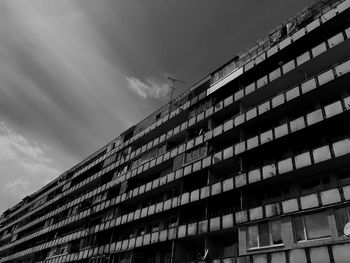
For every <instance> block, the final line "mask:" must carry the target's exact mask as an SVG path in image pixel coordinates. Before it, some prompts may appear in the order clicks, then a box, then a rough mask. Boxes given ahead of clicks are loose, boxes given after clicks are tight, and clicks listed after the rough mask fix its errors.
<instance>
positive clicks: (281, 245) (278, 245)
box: [247, 244, 284, 252]
mask: <svg viewBox="0 0 350 263" xmlns="http://www.w3.org/2000/svg"><path fill="white" fill-rule="evenodd" d="M283 246H284V244H277V245H271V246H264V247H252V248H248V249H247V251H248V252H249V251H258V250H264V249H270V248H279V247H283Z"/></svg>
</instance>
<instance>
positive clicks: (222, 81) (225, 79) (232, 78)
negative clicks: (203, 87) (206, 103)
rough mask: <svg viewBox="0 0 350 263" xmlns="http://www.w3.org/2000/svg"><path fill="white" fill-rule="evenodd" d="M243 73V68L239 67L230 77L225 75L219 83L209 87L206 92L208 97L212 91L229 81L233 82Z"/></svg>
mask: <svg viewBox="0 0 350 263" xmlns="http://www.w3.org/2000/svg"><path fill="white" fill-rule="evenodd" d="M242 73H243V68H242V67H240V68H239V69H236V70H235V71H234V72H232V73H231V74H230V75H227V76H226V77H224V78H223V79H221V80H220V81H219V82H217V83H216V84H214V85H213V86H211V87H210V88H209V90H208V95H209V94H211V93H213V92H214V91H216V90H218V89H220V88H221V87H222V86H224V85H226V84H227V83H229V82H230V81H232V80H234V79H235V78H237V77H238V76H240V75H242Z"/></svg>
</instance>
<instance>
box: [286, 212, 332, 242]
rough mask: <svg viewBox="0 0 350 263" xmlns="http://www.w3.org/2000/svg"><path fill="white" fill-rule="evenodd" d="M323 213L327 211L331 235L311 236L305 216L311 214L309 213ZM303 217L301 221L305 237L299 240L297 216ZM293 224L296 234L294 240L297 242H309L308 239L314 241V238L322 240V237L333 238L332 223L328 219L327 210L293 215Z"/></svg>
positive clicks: (294, 233)
mask: <svg viewBox="0 0 350 263" xmlns="http://www.w3.org/2000/svg"><path fill="white" fill-rule="evenodd" d="M321 213H325V216H326V220H327V225H328V230H329V235H328V236H322V237H316V238H310V237H309V235H308V230H307V227H306V220H305V216H309V215H314V214H321ZM298 217H299V218H301V222H302V228H303V235H304V239H301V240H298V238H297V230H296V229H297V227H296V222H295V221H296V218H298ZM292 224H293V236H294V240H295V242H296V243H298V242H308V241H313V240H320V239H327V238H331V237H332V232H331V229H330V224H329V221H328V215H327V211H318V212H316V213H307V214H299V215H295V216H293V219H292Z"/></svg>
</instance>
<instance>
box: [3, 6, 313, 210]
mask: <svg viewBox="0 0 350 263" xmlns="http://www.w3.org/2000/svg"><path fill="white" fill-rule="evenodd" d="M312 2H313V1H310V0H293V1H286V0H271V1H257V0H255V1H252V0H245V1H235V0H216V1H215V0H138V1H136V0H98V1H96V0H59V1H57V0H31V1H27V0H3V1H1V2H0V147H1V148H0V178H1V180H2V184H0V212H1V211H3V210H4V209H6V208H8V207H10V206H12V205H14V204H15V203H17V202H19V201H20V200H21V199H22V198H23V197H24V196H25V195H27V194H30V193H32V192H33V191H35V190H38V189H39V188H40V187H42V186H43V185H44V184H45V183H47V182H49V181H50V180H52V179H53V178H55V177H56V176H57V175H59V174H60V173H61V172H63V171H65V170H67V169H69V168H70V167H71V166H73V165H74V164H76V163H77V162H79V161H80V160H82V159H83V158H84V157H86V156H88V155H89V154H91V153H93V152H94V151H95V150H97V149H99V148H100V147H101V146H103V145H105V144H106V143H107V142H108V141H110V140H112V139H113V138H115V137H117V136H118V135H119V134H120V133H121V132H123V131H124V130H125V129H127V128H128V127H130V126H131V125H133V124H135V123H136V122H138V121H140V120H142V119H143V118H144V117H146V116H147V115H149V114H150V113H151V112H153V111H154V110H156V109H157V108H158V107H160V106H161V105H163V104H165V103H166V102H167V101H168V100H169V86H168V83H167V82H166V77H167V76H169V75H170V76H173V77H176V78H178V79H181V80H183V81H185V82H186V85H183V86H179V87H178V88H177V90H176V94H178V93H180V92H182V91H183V90H184V89H185V88H188V87H190V86H191V84H193V83H195V82H197V81H198V80H200V79H201V78H202V77H204V76H205V75H207V74H208V73H210V72H211V71H213V70H215V69H216V68H217V67H219V66H220V65H221V64H223V63H225V62H226V61H228V60H229V59H231V58H232V57H234V56H235V54H236V53H238V52H240V51H242V50H243V49H244V48H247V47H248V46H250V45H251V44H253V43H254V42H255V41H256V40H258V39H259V38H263V37H264V36H265V35H266V34H267V33H268V32H269V31H270V30H271V29H273V28H274V27H276V26H277V25H278V24H279V23H282V22H283V21H285V20H286V19H287V18H289V17H290V16H292V15H294V14H296V13H297V12H299V11H300V10H301V9H302V8H304V7H305V6H307V5H310V4H311V3H312Z"/></svg>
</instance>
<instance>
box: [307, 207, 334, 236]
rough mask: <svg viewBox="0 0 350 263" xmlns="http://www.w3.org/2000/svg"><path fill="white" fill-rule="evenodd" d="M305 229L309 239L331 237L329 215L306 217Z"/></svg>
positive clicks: (320, 214) (323, 213) (319, 214)
mask: <svg viewBox="0 0 350 263" xmlns="http://www.w3.org/2000/svg"><path fill="white" fill-rule="evenodd" d="M305 227H306V232H307V236H308V238H309V239H313V238H320V237H326V236H330V235H331V232H330V230H329V226H328V218H327V214H326V213H325V212H322V213H317V214H311V215H305Z"/></svg>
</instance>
